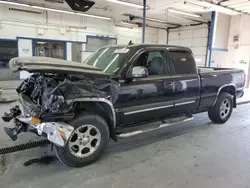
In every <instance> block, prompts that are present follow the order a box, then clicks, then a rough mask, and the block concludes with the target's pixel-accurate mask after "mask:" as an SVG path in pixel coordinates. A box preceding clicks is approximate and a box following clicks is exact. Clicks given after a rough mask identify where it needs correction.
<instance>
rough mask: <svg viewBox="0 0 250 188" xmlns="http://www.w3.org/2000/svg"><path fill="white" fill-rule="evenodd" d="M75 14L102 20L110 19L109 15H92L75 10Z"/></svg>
mask: <svg viewBox="0 0 250 188" xmlns="http://www.w3.org/2000/svg"><path fill="white" fill-rule="evenodd" d="M76 15H80V16H85V17H90V18H99V19H103V20H112V18H109V17H104V16H96V15H92V14H84V13H78V12H76Z"/></svg>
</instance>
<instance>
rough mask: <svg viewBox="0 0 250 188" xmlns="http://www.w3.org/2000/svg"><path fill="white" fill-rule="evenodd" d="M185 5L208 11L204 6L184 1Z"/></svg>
mask: <svg viewBox="0 0 250 188" xmlns="http://www.w3.org/2000/svg"><path fill="white" fill-rule="evenodd" d="M184 4H185V5H188V6H191V7H196V8H202V9H207V7H205V6H202V5H197V4H195V3H193V2H189V1H184Z"/></svg>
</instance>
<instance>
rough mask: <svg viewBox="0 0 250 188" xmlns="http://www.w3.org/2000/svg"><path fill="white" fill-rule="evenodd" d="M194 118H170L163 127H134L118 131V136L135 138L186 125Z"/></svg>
mask: <svg viewBox="0 0 250 188" xmlns="http://www.w3.org/2000/svg"><path fill="white" fill-rule="evenodd" d="M193 119H194V117H193V116H188V117H187V116H181V117H175V118H170V119H166V120H163V121H162V122H163V124H161V125H154V126H150V127H149V126H146V125H144V126H134V127H129V128H123V129H122V130H118V131H119V132H117V136H118V137H123V138H124V137H130V136H135V135H138V134H142V133H146V132H150V131H155V130H158V129H161V128H165V127H169V126H172V125H176V124H180V123H184V122H188V121H191V120H193Z"/></svg>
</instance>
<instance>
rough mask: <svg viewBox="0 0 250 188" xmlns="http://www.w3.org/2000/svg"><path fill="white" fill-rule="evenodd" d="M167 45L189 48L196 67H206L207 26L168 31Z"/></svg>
mask: <svg viewBox="0 0 250 188" xmlns="http://www.w3.org/2000/svg"><path fill="white" fill-rule="evenodd" d="M168 44H169V45H178V46H185V47H189V48H191V49H192V51H193V53H194V57H195V59H196V64H197V66H203V67H204V66H206V52H207V44H208V26H207V25H206V24H204V25H199V26H188V27H181V28H178V29H170V30H169V36H168Z"/></svg>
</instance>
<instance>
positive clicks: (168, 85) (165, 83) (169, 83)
mask: <svg viewBox="0 0 250 188" xmlns="http://www.w3.org/2000/svg"><path fill="white" fill-rule="evenodd" d="M170 86H171V87H172V86H173V82H164V87H170Z"/></svg>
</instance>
